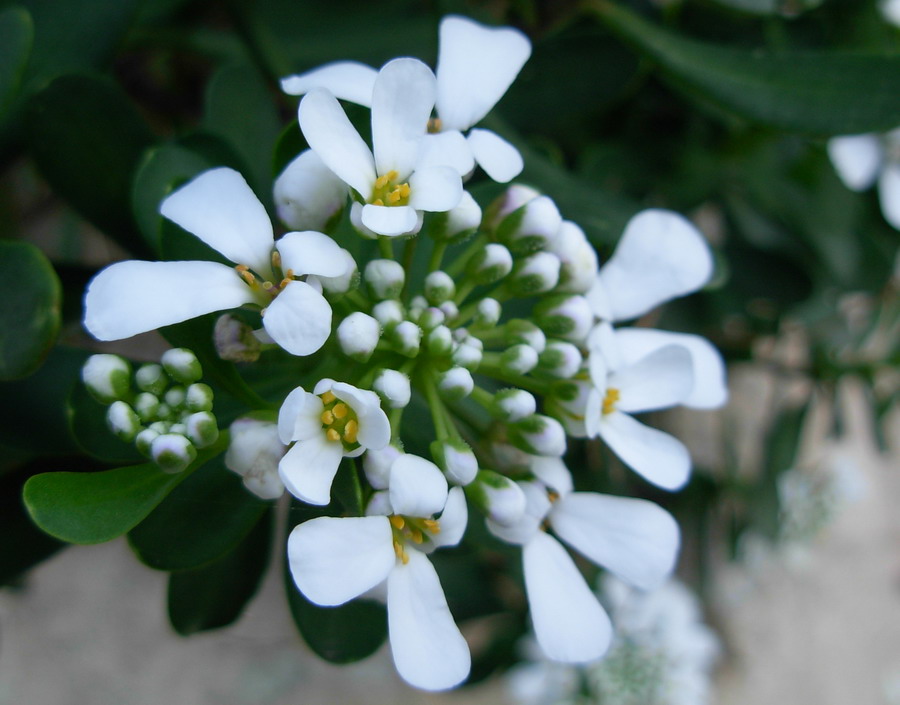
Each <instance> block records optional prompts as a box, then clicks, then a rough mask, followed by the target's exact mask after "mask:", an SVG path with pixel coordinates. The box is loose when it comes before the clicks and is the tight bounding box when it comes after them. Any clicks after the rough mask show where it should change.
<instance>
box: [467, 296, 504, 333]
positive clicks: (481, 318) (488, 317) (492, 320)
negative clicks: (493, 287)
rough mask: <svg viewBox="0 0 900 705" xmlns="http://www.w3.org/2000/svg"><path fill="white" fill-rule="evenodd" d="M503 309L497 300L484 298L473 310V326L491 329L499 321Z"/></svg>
mask: <svg viewBox="0 0 900 705" xmlns="http://www.w3.org/2000/svg"><path fill="white" fill-rule="evenodd" d="M502 313H503V308H502V307H501V306H500V302H499V301H497V299H492V298H486V299H482V300H481V301H479V302H478V306H477V308H476V309H475V320H474V322H473V325H475V326H478V327H479V328H491V327H493V326H495V325H497V323H498V322H499V321H500V316H501V315H502Z"/></svg>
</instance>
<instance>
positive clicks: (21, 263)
mask: <svg viewBox="0 0 900 705" xmlns="http://www.w3.org/2000/svg"><path fill="white" fill-rule="evenodd" d="M61 307H62V286H61V285H60V283H59V277H57V276H56V272H54V271H53V266H52V265H51V264H50V262H49V261H48V260H47V258H46V257H44V255H43V254H42V253H41V251H40V250H39V249H37V248H36V247H35V246H34V245H32V244H30V243H27V242H17V241H11V240H2V241H0V380H8V379H15V378H18V377H24V376H25V375H28V374H31V373H32V372H34V371H35V370H36V369H37V368H38V367H40V365H41V363H42V362H43V361H44V358H45V357H46V355H47V353H49V352H50V348H51V347H52V346H53V342H54V341H55V340H56V336H57V334H58V333H59V325H60V309H61Z"/></svg>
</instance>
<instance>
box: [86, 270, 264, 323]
mask: <svg viewBox="0 0 900 705" xmlns="http://www.w3.org/2000/svg"><path fill="white" fill-rule="evenodd" d="M254 301H255V296H254V294H253V292H252V290H251V289H250V287H248V286H247V285H246V284H245V283H244V281H243V280H242V279H241V278H240V276H238V274H237V272H235V270H234V269H233V268H231V267H229V266H227V265H224V264H219V263H218V262H144V261H140V260H129V261H126V262H117V263H115V264H113V265H110V266H109V267H107V268H106V269H104V270H102V271H101V272H100V273H99V274H97V276H95V277H94V278H93V279H92V280H91V282H90V283H89V284H88V287H87V291H86V292H85V297H84V309H85V313H84V327H85V328H86V329H87V330H88V332H89V333H90V334H91V335H93V336H94V337H95V338H97V339H98V340H121V339H122V338H130V337H131V336H133V335H137V334H138V333H146V332H147V331H151V330H154V329H156V328H160V327H162V326H168V325H171V324H173V323H180V322H181V321H186V320H188V319H190V318H195V317H197V316H202V315H203V314H206V313H212V312H213V311H223V310H225V309H229V308H236V307H238V306H241V305H243V304H247V303H253V302H254ZM148 302H153V305H152V306H150V305H148Z"/></svg>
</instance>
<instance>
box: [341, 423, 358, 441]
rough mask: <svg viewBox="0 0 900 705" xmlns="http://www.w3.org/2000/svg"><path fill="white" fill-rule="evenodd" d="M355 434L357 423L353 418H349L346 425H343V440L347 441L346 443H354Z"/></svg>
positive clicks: (356, 432)
mask: <svg viewBox="0 0 900 705" xmlns="http://www.w3.org/2000/svg"><path fill="white" fill-rule="evenodd" d="M357 434H359V424H358V423H357V422H356V421H354V420H353V419H350V420H349V421H348V422H347V425H346V426H344V440H345V441H347V443H356V436H357Z"/></svg>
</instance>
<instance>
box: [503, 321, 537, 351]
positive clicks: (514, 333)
mask: <svg viewBox="0 0 900 705" xmlns="http://www.w3.org/2000/svg"><path fill="white" fill-rule="evenodd" d="M503 333H504V340H505V342H506V344H507V345H517V344H522V345H528V346H530V347H532V348H534V351H535V352H536V353H542V352H543V351H544V348H545V347H546V346H547V336H545V335H544V331H542V330H541V329H540V328H538V327H537V326H536V325H535V324H534V323H532V322H531V321H526V320H525V319H524V318H514V319H512V320H511V321H509V322H508V323H507V324H506V325H505V326H503Z"/></svg>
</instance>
